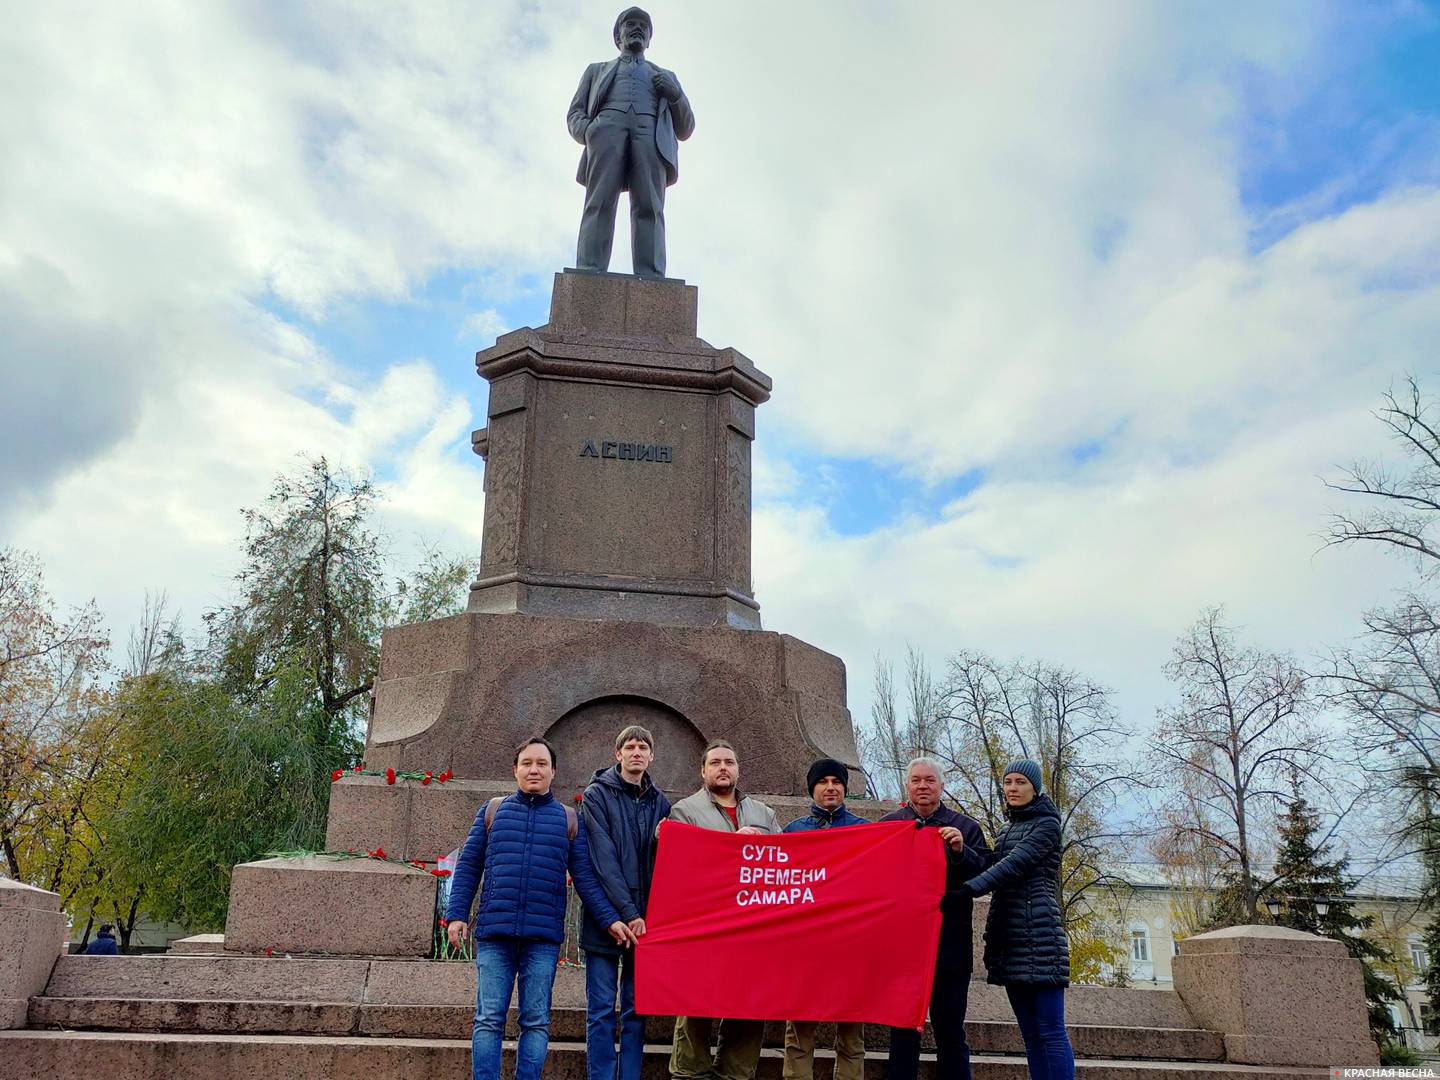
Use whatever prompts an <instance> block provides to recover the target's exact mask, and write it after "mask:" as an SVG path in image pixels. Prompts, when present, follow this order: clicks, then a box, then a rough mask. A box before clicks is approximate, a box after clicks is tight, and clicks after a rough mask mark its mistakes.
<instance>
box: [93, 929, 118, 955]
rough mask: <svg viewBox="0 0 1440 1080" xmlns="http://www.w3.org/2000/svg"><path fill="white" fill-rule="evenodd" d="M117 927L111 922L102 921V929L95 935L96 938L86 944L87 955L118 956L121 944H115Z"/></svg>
mask: <svg viewBox="0 0 1440 1080" xmlns="http://www.w3.org/2000/svg"><path fill="white" fill-rule="evenodd" d="M114 930H115V927H114V926H112V925H111V924H110V923H108V922H107V923H101V924H100V930H99V932H98V933H96V935H95V940H94V941H92V942H90V944H89V945H86V946H85V955H86V956H118V955H119V954H120V946H118V945H117V944H115V934H114Z"/></svg>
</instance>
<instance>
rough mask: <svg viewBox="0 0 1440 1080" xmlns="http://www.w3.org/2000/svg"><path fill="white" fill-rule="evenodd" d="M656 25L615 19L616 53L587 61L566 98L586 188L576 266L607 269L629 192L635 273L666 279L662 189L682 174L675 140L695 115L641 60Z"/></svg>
mask: <svg viewBox="0 0 1440 1080" xmlns="http://www.w3.org/2000/svg"><path fill="white" fill-rule="evenodd" d="M652 29H653V26H652V23H651V21H650V16H649V15H647V14H646V13H645V12H644V11H642V10H641V9H640V8H637V7H632V8H626V9H625V10H624V11H622V12H621V13H620V16H619V18H617V19H616V20H615V44H616V45H617V46H618V47H619V49H620V55H619V56H618V57H616V58H615V59H613V60H602V61H601V62H599V63H596V64H591V65H590V66H589V67H587V68H586V69H585V74H584V75H583V76H581V78H580V88H579V89H578V90H576V91H575V97H574V100H572V101H571V102H570V113H569V116H568V117H567V120H568V122H569V127H570V134H571V135H572V136H573V137H574V139H575V141H576V142H578V143H580V144H581V145H583V146H584V147H585V152H584V153H582V154H581V155H580V169H579V171H578V172H577V173H576V175H575V179H576V180H577V181H579V182H580V183H582V184H584V185H585V211H584V213H583V215H582V216H581V218H580V240H579V243H578V244H577V245H576V253H575V265H576V268H577V269H580V270H608V269H609V268H610V249H611V247H612V246H613V244H614V241H615V207H616V205H617V204H618V203H619V201H620V193H621V192H622V191H628V192H629V193H630V245H631V253H632V256H633V261H634V271H635V274H636V275H637V276H639V277H664V276H665V189H666V188H667V187H669V186H670V185H671V184H673V183H675V179H676V177H678V176H679V174H680V144H679V140H680V139H688V138H689V137H690V133H691V132H692V131H694V130H695V114H694V113H693V112H691V110H690V102H689V100H688V99H687V98H686V97H685V91H683V90H681V89H680V83H679V81H678V80H677V79H676V78H675V75H674V73H673V72H670V71H666V70H665V69H664V68H662V67H659V66H657V65H655V64H652V63H651V62H650V61H649V60H647V59H646V58H645V50H646V48H648V47H649V45H650V36H651V32H652Z"/></svg>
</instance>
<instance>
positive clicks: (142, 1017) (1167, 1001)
mask: <svg viewBox="0 0 1440 1080" xmlns="http://www.w3.org/2000/svg"><path fill="white" fill-rule="evenodd" d="M553 1000H554V1005H553V1009H552V1018H551V1035H552V1038H554V1039H555V1040H557V1041H565V1040H573V1041H576V1042H580V1041H583V1040H584V1037H585V1012H584V1006H585V987H584V973H583V971H581V970H579V969H577V968H573V967H564V966H562V967H561V968H560V970H559V971H558V972H557V975H556V980H555V989H554V999H553ZM474 1001H475V972H474V968H473V966H472V965H469V964H462V963H435V962H431V961H405V960H368V959H359V958H297V959H285V958H283V957H270V958H267V957H253V956H213V955H210V956H205V955H170V956H144V957H103V956H64V957H61V958H60V960H59V962H58V963H57V964H56V965H55V969H54V971H53V972H52V973H51V976H50V980H49V982H48V984H47V986H46V988H45V991H44V993H43V994H42V995H40V996H37V997H33V998H31V999H30V1008H29V1012H28V1017H27V1026H29V1027H32V1028H67V1029H82V1030H83V1029H89V1030H105V1031H122V1032H123V1031H130V1032H184V1033H192V1034H233V1033H240V1032H245V1033H253V1034H267V1035H268V1034H274V1035H287V1034H288V1035H329V1036H357V1035H358V1036H380V1037H397V1038H420V1039H425V1038H439V1039H444V1038H454V1037H464V1036H465V1035H466V1034H467V1033H468V1031H469V1027H470V1017H471V1014H472V1011H473V1009H474ZM1066 1008H1067V1019H1068V1020H1069V1027H1070V1032H1071V1038H1072V1041H1073V1043H1074V1046H1075V1049H1076V1053H1077V1054H1079V1055H1081V1056H1085V1057H1099V1058H1108V1059H1121V1058H1126V1059H1134V1060H1177V1061H1220V1060H1222V1059H1223V1058H1224V1049H1223V1042H1222V1040H1221V1038H1220V1036H1219V1035H1217V1034H1215V1033H1214V1032H1211V1031H1205V1030H1201V1029H1199V1028H1197V1027H1196V1025H1195V1024H1194V1023H1193V1022H1192V1021H1191V1020H1190V1019H1189V1014H1188V1013H1187V1012H1186V1011H1185V1010H1184V1007H1183V1003H1181V1002H1180V1001H1179V999H1178V998H1177V997H1175V995H1173V994H1169V993H1164V992H1156V991H1139V990H1135V991H1126V990H1107V989H1102V988H1097V987H1076V988H1073V989H1072V990H1071V991H1070V993H1069V994H1068V995H1067V1000H1066ZM512 1019H513V1017H512ZM969 1019H970V1022H969V1023H968V1024H967V1025H966V1033H967V1035H968V1037H969V1039H970V1041H971V1045H972V1046H974V1047H975V1049H976V1050H979V1051H982V1052H993V1053H1016V1054H1018V1053H1021V1052H1022V1042H1021V1040H1020V1034H1019V1030H1018V1029H1017V1028H1016V1027H1015V1023H1014V1017H1013V1015H1012V1014H1011V1012H1010V1007H1009V1003H1008V1002H1007V1001H1006V1000H1005V997H1004V994H1003V992H1002V991H1000V990H999V989H998V988H997V987H991V986H987V985H985V984H984V983H981V982H972V983H971V985H970V1010H969ZM511 1031H512V1034H513V1033H514V1028H513V1023H512V1029H511ZM832 1031H833V1029H831V1028H830V1027H829V1026H828V1025H822V1027H821V1029H820V1031H819V1033H818V1042H819V1045H821V1046H829V1045H832V1040H833V1034H832ZM670 1034H671V1026H670V1021H669V1020H667V1019H665V1018H662V1017H654V1018H652V1019H651V1020H650V1022H649V1024H648V1027H647V1038H648V1039H649V1040H650V1041H652V1042H655V1043H657V1044H659V1043H668V1042H669V1041H670ZM888 1038H889V1036H888V1032H887V1030H886V1029H885V1028H884V1027H881V1026H879V1025H868V1026H867V1028H866V1042H867V1045H868V1047H869V1048H870V1049H871V1050H874V1051H877V1052H881V1053H883V1052H884V1051H885V1049H886V1046H887V1043H888ZM782 1040H783V1025H782V1024H779V1023H772V1024H770V1025H769V1026H768V1029H767V1032H766V1044H767V1045H769V1046H772V1047H779V1046H781V1045H782ZM933 1046H934V1042H933V1039H932V1038H931V1036H930V1032H929V1031H928V1029H927V1031H926V1033H925V1036H924V1047H925V1048H926V1049H933Z"/></svg>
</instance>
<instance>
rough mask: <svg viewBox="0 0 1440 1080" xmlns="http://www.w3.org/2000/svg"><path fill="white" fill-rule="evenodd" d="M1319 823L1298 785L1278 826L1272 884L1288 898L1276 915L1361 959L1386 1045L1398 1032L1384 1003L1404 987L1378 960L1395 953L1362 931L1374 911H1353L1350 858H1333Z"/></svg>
mask: <svg viewBox="0 0 1440 1080" xmlns="http://www.w3.org/2000/svg"><path fill="white" fill-rule="evenodd" d="M1319 828H1320V817H1319V815H1318V814H1317V813H1316V812H1315V811H1314V810H1313V809H1312V808H1311V806H1310V804H1309V803H1308V802H1307V801H1306V800H1305V798H1304V796H1302V795H1300V794H1299V792H1298V791H1297V792H1296V793H1295V795H1294V798H1293V799H1292V801H1291V802H1290V804H1289V805H1288V807H1287V808H1286V813H1285V818H1284V821H1283V822H1282V824H1281V826H1280V843H1279V847H1278V850H1277V852H1276V859H1275V867H1274V870H1275V885H1274V889H1275V891H1276V892H1277V893H1278V895H1280V896H1281V897H1283V898H1284V901H1285V903H1284V907H1283V908H1282V909H1281V912H1280V914H1279V916H1277V917H1276V920H1275V921H1276V922H1277V923H1278V924H1279V925H1281V926H1288V927H1290V928H1291V929H1292V930H1304V931H1305V932H1307V933H1311V934H1318V935H1320V936H1321V937H1328V938H1333V939H1334V940H1336V941H1338V942H1340V943H1341V944H1342V945H1344V946H1345V948H1346V950H1347V951H1348V952H1349V953H1350V955H1351V956H1353V957H1354V958H1355V959H1357V960H1359V961H1360V963H1361V965H1362V967H1363V969H1364V974H1365V1001H1366V1003H1367V1004H1368V1005H1369V1009H1370V1034H1371V1035H1372V1036H1373V1037H1374V1039H1375V1041H1376V1043H1377V1044H1378V1045H1379V1046H1380V1048H1381V1050H1382V1051H1384V1050H1386V1049H1387V1047H1388V1046H1389V1045H1390V1044H1391V1043H1392V1042H1393V1041H1394V1040H1395V1037H1396V1035H1397V1034H1398V1032H1397V1031H1396V1030H1395V1024H1394V1022H1393V1021H1392V1019H1391V1017H1390V1010H1389V1009H1388V1008H1387V1007H1386V1006H1387V1003H1388V1002H1391V1001H1399V1000H1400V988H1399V987H1398V986H1396V985H1395V984H1394V983H1393V982H1392V981H1391V980H1389V979H1387V978H1386V977H1385V976H1383V975H1381V974H1380V973H1379V971H1378V970H1377V969H1376V965H1377V963H1384V962H1393V959H1394V958H1393V956H1392V955H1391V953H1390V951H1389V950H1388V949H1386V948H1385V947H1384V946H1382V945H1380V944H1379V943H1377V942H1376V941H1374V940H1372V939H1371V938H1369V937H1366V936H1364V935H1365V933H1366V931H1369V930H1370V929H1372V928H1373V927H1374V925H1375V917H1374V916H1373V915H1360V914H1358V913H1357V912H1356V911H1355V905H1354V902H1353V901H1351V900H1350V899H1348V894H1349V893H1350V891H1351V890H1352V889H1353V888H1354V887H1355V884H1356V880H1357V879H1355V878H1353V877H1351V876H1350V872H1349V871H1350V859H1349V857H1348V856H1341V857H1339V858H1330V857H1329V855H1330V851H1329V844H1328V843H1326V842H1323V841H1322V842H1318V843H1317V841H1316V836H1315V834H1316V833H1317V832H1318V831H1319ZM1321 901H1324V902H1326V903H1328V905H1329V906H1328V908H1327V910H1326V911H1325V914H1323V915H1322V914H1320V913H1319V911H1318V906H1319V903H1320V902H1321Z"/></svg>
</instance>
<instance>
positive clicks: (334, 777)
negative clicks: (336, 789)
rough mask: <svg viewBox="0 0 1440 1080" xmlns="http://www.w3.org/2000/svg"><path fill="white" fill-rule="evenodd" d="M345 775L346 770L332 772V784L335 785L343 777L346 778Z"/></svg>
mask: <svg viewBox="0 0 1440 1080" xmlns="http://www.w3.org/2000/svg"><path fill="white" fill-rule="evenodd" d="M344 775H345V770H344V769H336V770H335V771H334V772H332V773H331V774H330V782H331V783H332V784H333V783H334V782H335V781H336V780H339V779H340V777H342V776H344Z"/></svg>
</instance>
